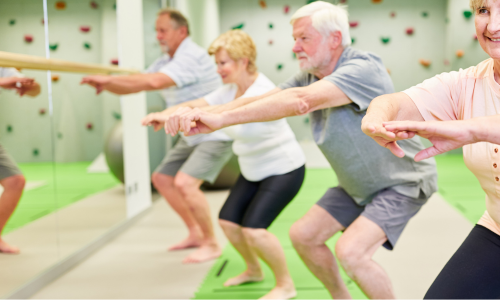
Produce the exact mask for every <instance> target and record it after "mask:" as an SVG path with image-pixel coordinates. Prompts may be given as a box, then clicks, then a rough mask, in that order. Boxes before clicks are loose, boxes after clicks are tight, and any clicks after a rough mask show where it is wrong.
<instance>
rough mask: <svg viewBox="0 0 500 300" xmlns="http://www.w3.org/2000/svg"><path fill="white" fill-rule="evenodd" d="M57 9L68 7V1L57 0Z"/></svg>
mask: <svg viewBox="0 0 500 300" xmlns="http://www.w3.org/2000/svg"><path fill="white" fill-rule="evenodd" d="M56 9H57V10H63V9H66V2H64V1H57V2H56Z"/></svg>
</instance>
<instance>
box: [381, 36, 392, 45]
mask: <svg viewBox="0 0 500 300" xmlns="http://www.w3.org/2000/svg"><path fill="white" fill-rule="evenodd" d="M380 40H381V41H382V43H384V44H387V43H389V42H390V41H391V38H389V37H382V38H380Z"/></svg>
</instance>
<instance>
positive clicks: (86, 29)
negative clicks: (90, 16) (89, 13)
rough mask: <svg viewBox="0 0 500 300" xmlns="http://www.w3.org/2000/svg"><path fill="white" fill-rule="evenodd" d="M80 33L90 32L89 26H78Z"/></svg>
mask: <svg viewBox="0 0 500 300" xmlns="http://www.w3.org/2000/svg"><path fill="white" fill-rule="evenodd" d="M80 31H81V32H89V31H90V26H80Z"/></svg>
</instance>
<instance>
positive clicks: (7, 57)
mask: <svg viewBox="0 0 500 300" xmlns="http://www.w3.org/2000/svg"><path fill="white" fill-rule="evenodd" d="M0 67H13V68H20V69H34V70H50V71H60V72H71V73H85V74H112V73H115V74H137V73H140V72H139V71H138V70H135V69H125V68H119V67H113V66H103V65H99V64H86V63H77V62H72V61H67V60H60V59H47V58H43V57H39V56H33V55H25V54H17V53H10V52H2V51H0Z"/></svg>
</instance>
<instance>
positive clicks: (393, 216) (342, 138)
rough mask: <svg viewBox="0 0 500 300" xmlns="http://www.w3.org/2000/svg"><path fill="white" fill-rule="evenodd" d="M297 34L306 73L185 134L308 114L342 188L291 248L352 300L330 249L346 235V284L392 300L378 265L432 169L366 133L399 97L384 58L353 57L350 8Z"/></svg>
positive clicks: (186, 125)
mask: <svg viewBox="0 0 500 300" xmlns="http://www.w3.org/2000/svg"><path fill="white" fill-rule="evenodd" d="M291 24H292V25H293V37H294V39H295V45H294V47H293V51H294V52H295V53H296V54H297V57H298V59H299V62H300V68H301V70H302V72H300V73H298V74H297V75H296V76H293V77H292V78H291V79H290V80H288V81H286V82H284V83H282V84H280V85H279V86H278V88H275V89H273V90H272V91H270V92H268V93H267V94H265V95H263V96H260V97H252V98H244V99H238V100H235V101H232V102H230V103H228V104H225V105H223V106H221V107H220V108H218V109H217V110H212V111H210V112H208V111H203V110H201V109H196V108H195V109H193V110H191V111H189V112H186V113H185V114H183V115H181V116H180V118H179V127H180V130H182V131H184V132H185V133H186V134H188V135H190V134H198V133H207V132H212V131H214V130H217V129H220V128H222V127H227V126H231V125H235V124H242V123H249V122H265V121H273V120H277V119H280V118H284V117H288V116H295V115H303V114H306V113H310V115H311V124H312V129H313V136H314V139H315V141H316V143H317V145H318V146H319V148H320V149H321V151H322V152H323V154H324V155H325V157H326V158H327V159H328V161H329V163H330V165H331V166H332V168H333V169H334V171H335V173H336V175H337V178H338V180H339V185H338V186H337V187H334V188H331V189H329V190H327V191H326V193H325V194H324V196H323V197H322V198H321V199H320V200H319V201H318V202H317V204H316V205H314V206H313V207H312V208H311V209H310V210H309V211H308V212H307V214H306V215H305V216H304V217H302V218H301V219H300V220H298V221H297V222H296V223H295V224H293V226H292V228H291V230H290V236H291V239H292V242H293V245H294V247H295V249H296V250H297V251H298V253H299V255H300V256H301V258H302V259H303V261H304V262H305V264H306V265H307V266H308V267H309V269H310V270H311V271H312V272H313V273H314V275H316V277H318V278H319V279H320V280H321V281H322V282H323V284H324V285H325V286H326V288H327V289H328V290H329V292H330V294H331V295H332V297H333V298H336V299H339V298H340V299H345V298H350V297H351V296H350V295H349V292H348V289H347V287H346V285H345V283H344V282H343V281H342V278H341V276H340V273H339V269H338V266H337V263H336V260H335V257H334V255H333V253H332V252H331V250H330V249H329V248H328V247H327V246H326V244H325V242H326V241H327V240H328V239H330V238H331V237H332V236H333V235H334V234H336V233H338V232H339V231H343V232H344V233H343V234H342V236H341V237H340V239H339V240H338V242H337V244H336V254H337V257H338V259H339V261H340V263H341V264H342V266H343V267H344V269H345V271H346V272H347V274H348V275H349V277H351V278H352V279H353V280H354V281H355V282H356V283H357V284H358V286H359V287H360V288H361V289H362V290H363V292H364V293H365V294H366V295H367V296H369V297H370V298H380V299H382V298H394V297H395V295H394V291H393V288H392V285H391V282H390V279H389V277H388V276H387V274H386V272H385V271H384V270H383V269H382V267H381V266H379V265H378V264H377V263H375V262H374V261H373V260H372V256H373V254H374V253H375V251H376V250H377V249H378V248H379V247H380V246H382V245H383V246H384V247H386V248H387V249H393V247H394V245H395V244H396V242H397V240H398V238H399V236H400V235H401V233H402V231H403V229H404V227H405V226H406V224H407V223H408V221H409V220H410V218H412V217H413V216H414V215H415V214H416V213H417V212H418V211H419V210H420V208H421V207H422V205H424V204H425V203H426V201H427V199H428V198H429V197H430V196H431V195H432V194H433V193H434V192H435V191H436V189H437V173H436V166H435V162H434V161H431V160H428V161H422V162H415V161H414V160H413V158H414V156H415V154H416V153H417V152H419V151H421V150H422V149H424V147H423V145H422V144H421V142H420V140H419V139H409V140H405V141H402V142H401V143H400V146H401V148H402V149H403V151H404V152H405V154H406V157H405V158H403V159H399V160H398V159H396V158H395V157H394V156H392V154H391V153H390V152H389V151H387V150H385V149H383V148H382V147H379V146H378V145H377V143H376V142H375V141H374V140H372V139H370V138H367V136H366V135H364V134H363V132H362V131H361V128H360V127H361V119H362V118H363V116H364V115H365V113H366V109H367V107H368V105H369V104H370V102H371V100H372V99H373V98H375V97H377V96H380V95H383V94H387V93H392V92H393V91H394V88H393V85H392V82H391V79H390V77H389V74H388V73H387V70H386V68H385V67H384V65H383V64H382V61H381V59H380V58H379V57H378V56H376V55H374V54H372V53H367V52H364V51H360V50H356V49H354V48H351V47H350V44H351V39H350V36H349V31H348V29H349V24H348V18H347V11H346V10H345V8H344V7H342V6H338V5H333V4H329V3H326V2H322V1H317V2H313V3H311V4H308V5H306V6H304V7H302V8H300V9H299V10H298V11H297V12H296V13H295V14H294V15H293V16H292V20H291ZM169 127H170V126H169ZM166 131H167V133H169V132H168V129H166Z"/></svg>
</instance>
